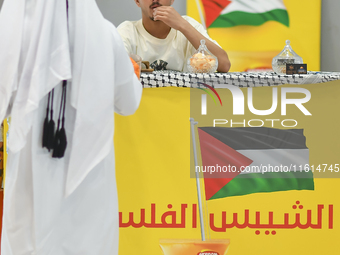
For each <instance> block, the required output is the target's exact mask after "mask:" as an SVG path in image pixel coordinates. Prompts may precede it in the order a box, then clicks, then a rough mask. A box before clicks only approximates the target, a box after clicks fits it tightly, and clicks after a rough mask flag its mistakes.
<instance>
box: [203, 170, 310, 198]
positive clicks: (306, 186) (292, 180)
mask: <svg viewBox="0 0 340 255" xmlns="http://www.w3.org/2000/svg"><path fill="white" fill-rule="evenodd" d="M279 176H282V177H281V178H278V177H279ZM302 176H304V178H302ZM264 177H265V178H264ZM271 177H275V178H271ZM283 177H289V178H283ZM287 190H314V180H313V173H312V172H308V173H265V174H262V173H252V174H242V175H239V176H237V177H235V178H234V179H233V180H231V181H230V182H229V183H228V184H227V185H225V186H224V187H223V188H222V189H220V190H219V191H218V192H217V193H216V194H215V195H214V196H213V197H211V198H210V199H209V200H212V199H217V198H223V197H231V196H242V195H248V194H252V193H259V192H274V191H287Z"/></svg>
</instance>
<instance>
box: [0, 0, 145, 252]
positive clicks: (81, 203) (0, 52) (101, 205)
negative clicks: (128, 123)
mask: <svg viewBox="0 0 340 255" xmlns="http://www.w3.org/2000/svg"><path fill="white" fill-rule="evenodd" d="M67 4H68V8H67V7H66V6H67ZM63 80H67V81H68V83H67V93H66V108H65V109H66V110H65V129H66V135H67V141H68V145H67V148H66V151H65V156H64V157H63V158H60V159H57V158H52V152H49V151H48V150H47V149H46V148H42V134H43V123H44V119H45V115H46V106H47V101H48V99H47V98H48V96H47V95H48V93H49V92H50V91H51V90H52V89H54V121H55V122H56V124H57V119H58V115H59V107H60V102H61V94H62V85H61V84H62V81H63ZM141 92H142V86H141V84H140V82H139V81H138V79H137V77H136V76H135V74H134V70H133V66H132V64H131V62H130V59H129V57H128V55H127V53H126V52H125V50H124V46H123V43H122V41H121V38H120V36H119V35H118V33H117V31H116V28H115V27H114V26H113V25H112V24H111V23H109V22H108V21H106V20H105V19H104V18H103V16H102V15H101V13H100V11H99V9H98V7H97V5H96V3H95V0H68V1H67V0H48V1H46V0H6V1H5V2H4V4H3V7H2V10H1V13H0V121H2V120H3V119H4V118H5V117H6V116H11V127H10V133H9V139H8V140H9V142H8V148H9V154H8V160H7V167H6V170H7V172H6V180H5V181H6V182H5V192H4V212H3V229H2V239H1V254H2V255H26V254H27V255H28V254H29V255H33V254H34V255H115V254H118V233H119V232H118V228H119V226H118V222H119V221H118V203H117V191H116V180H115V167H114V165H115V159H114V148H113V131H114V130H113V128H114V111H115V112H117V113H119V114H122V115H129V114H133V113H134V112H135V111H136V109H137V108H138V106H139V103H140V98H141Z"/></svg>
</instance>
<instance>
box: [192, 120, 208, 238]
mask: <svg viewBox="0 0 340 255" xmlns="http://www.w3.org/2000/svg"><path fill="white" fill-rule="evenodd" d="M197 124H198V122H196V121H195V120H194V119H193V118H190V126H191V135H192V144H193V147H194V161H195V174H196V186H197V198H198V208H199V215H200V223H201V237H202V241H205V231H204V221H203V204H202V196H201V187H200V181H199V173H198V172H197V171H196V167H197V166H198V162H197V151H196V137H195V125H197Z"/></svg>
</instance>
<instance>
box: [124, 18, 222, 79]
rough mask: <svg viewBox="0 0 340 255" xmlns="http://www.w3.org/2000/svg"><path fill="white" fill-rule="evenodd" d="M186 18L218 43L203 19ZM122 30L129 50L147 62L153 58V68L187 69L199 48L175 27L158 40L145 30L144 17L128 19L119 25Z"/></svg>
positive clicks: (151, 65) (151, 64) (151, 62)
mask: <svg viewBox="0 0 340 255" xmlns="http://www.w3.org/2000/svg"><path fill="white" fill-rule="evenodd" d="M183 18H184V19H185V20H187V21H188V22H189V23H190V24H191V25H192V26H193V27H194V28H196V29H197V30H198V31H199V32H200V33H201V34H202V35H203V36H205V37H206V38H208V39H210V40H211V41H212V42H214V43H215V44H217V45H218V43H217V42H216V41H213V40H212V39H211V38H210V37H209V35H208V34H207V32H206V30H205V29H204V28H203V26H202V25H201V24H200V23H199V22H197V21H196V20H194V19H193V18H190V17H188V16H183ZM118 32H119V34H120V35H121V37H122V38H123V42H124V45H125V49H126V50H127V51H128V53H130V54H137V55H139V56H140V57H141V58H142V59H143V61H149V62H150V67H151V68H153V69H155V70H164V69H166V70H176V71H183V72H187V60H188V58H190V57H191V56H192V55H193V54H194V53H195V51H196V49H195V48H194V46H193V45H192V44H191V43H190V42H189V41H188V39H187V38H186V37H185V36H184V35H183V34H182V33H181V32H180V31H178V30H176V29H173V28H171V30H170V33H169V34H168V36H167V37H166V38H165V39H158V38H156V37H154V36H152V35H151V34H149V33H148V32H147V31H146V30H145V28H144V26H143V23H142V20H138V21H124V22H123V23H121V24H120V25H119V26H118Z"/></svg>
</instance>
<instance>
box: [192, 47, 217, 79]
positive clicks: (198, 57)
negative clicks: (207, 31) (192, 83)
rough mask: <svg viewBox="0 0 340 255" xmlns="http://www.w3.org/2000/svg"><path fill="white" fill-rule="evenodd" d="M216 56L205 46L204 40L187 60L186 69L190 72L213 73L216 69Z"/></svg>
mask: <svg viewBox="0 0 340 255" xmlns="http://www.w3.org/2000/svg"><path fill="white" fill-rule="evenodd" d="M217 66H218V61H217V58H216V57H215V56H214V55H213V54H211V53H210V51H209V50H208V49H207V47H206V46H205V40H201V45H200V47H199V48H198V50H197V51H196V52H195V54H194V55H192V57H191V58H190V59H189V60H188V70H189V72H191V73H213V72H215V71H216V70H217Z"/></svg>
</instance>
